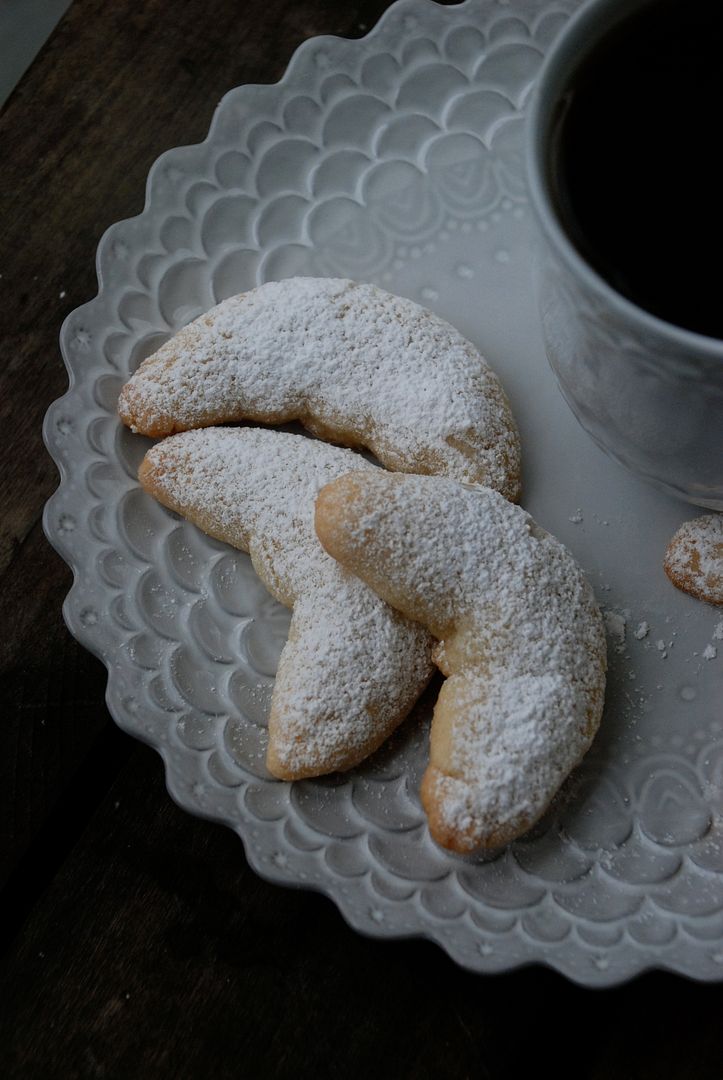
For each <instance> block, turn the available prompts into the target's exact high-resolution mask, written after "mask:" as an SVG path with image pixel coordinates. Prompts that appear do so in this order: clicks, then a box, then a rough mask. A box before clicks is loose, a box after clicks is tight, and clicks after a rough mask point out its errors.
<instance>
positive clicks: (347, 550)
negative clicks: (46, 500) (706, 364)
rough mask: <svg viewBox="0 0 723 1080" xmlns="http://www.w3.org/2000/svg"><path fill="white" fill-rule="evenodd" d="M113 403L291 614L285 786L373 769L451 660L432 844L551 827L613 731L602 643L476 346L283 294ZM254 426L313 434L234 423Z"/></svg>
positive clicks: (341, 288) (439, 709)
mask: <svg viewBox="0 0 723 1080" xmlns="http://www.w3.org/2000/svg"><path fill="white" fill-rule="evenodd" d="M119 413H120V417H121V419H122V420H123V422H124V423H125V424H127V425H128V426H129V427H130V428H131V429H132V430H133V431H135V432H139V433H140V434H143V435H148V436H151V437H153V438H158V439H160V440H161V441H160V442H158V443H157V444H156V445H154V446H153V448H152V449H151V450H150V451H149V452H148V453H147V454H146V456H145V458H144V460H143V462H142V464H141V467H140V471H139V479H140V482H141V485H142V486H143V488H144V489H145V490H146V491H147V492H149V493H150V494H151V495H153V496H154V497H155V498H156V499H158V500H159V502H161V503H162V504H163V505H164V506H167V507H169V508H170V509H172V510H174V511H176V512H177V513H179V514H181V515H183V516H184V517H185V518H187V519H188V520H189V521H191V522H193V523H194V524H195V525H197V526H198V527H199V528H200V529H202V530H203V531H204V532H205V533H207V534H208V535H209V536H212V537H215V538H216V539H219V540H223V541H225V542H227V543H229V544H231V545H233V546H234V547H237V548H240V549H241V550H243V551H247V552H249V554H250V556H251V560H252V562H253V565H254V568H255V569H256V571H257V573H258V575H259V577H260V578H261V580H262V581H263V582H264V583H265V585H266V586H267V588H268V589H269V591H270V592H271V593H272V595H273V596H274V597H276V598H277V599H278V600H279V601H281V603H282V604H285V605H286V606H288V607H290V608H291V609H292V611H293V614H292V619H291V626H290V630H289V638H288V641H287V643H286V645H285V646H284V649H283V652H282V654H281V658H280V661H279V669H278V673H277V677H276V682H275V685H274V691H273V696H272V701H271V711H270V716H269V745H268V754H267V766H268V768H269V770H270V772H271V773H272V774H273V775H274V776H276V777H278V778H279V779H281V780H296V779H300V778H302V777H312V776H319V775H322V774H324V773H329V772H333V771H336V770H344V769H349V768H351V767H352V766H354V765H357V764H358V763H359V762H360V761H362V760H363V759H364V758H365V757H366V756H367V755H369V754H371V753H372V752H373V751H374V750H376V749H377V747H379V746H380V745H381V743H382V742H383V741H384V740H385V739H386V738H387V737H388V736H389V735H390V734H391V732H392V731H394V729H395V728H396V727H397V726H398V725H399V724H400V723H401V721H402V720H403V719H404V718H405V716H407V714H408V713H409V711H410V710H411V708H412V706H413V705H414V703H415V701H416V699H417V698H418V696H419V695H420V693H421V692H422V690H423V689H424V687H425V686H426V684H427V682H428V681H429V678H430V676H431V674H432V671H433V670H434V666H435V665H436V667H437V668H439V670H440V671H441V672H442V673H443V675H444V676H445V677H446V678H445V681H444V683H443V684H442V688H441V691H440V693H439V697H438V700H437V703H436V706H435V710H434V718H433V721H432V729H431V741H430V758H429V765H428V768H427V770H426V773H425V776H424V779H423V781H422V786H421V793H420V794H421V800H422V804H423V806H424V809H425V811H426V813H427V817H428V820H429V827H430V831H431V835H432V837H433V838H434V840H435V841H436V842H437V843H438V844H440V845H442V846H443V847H445V848H447V849H449V850H452V851H455V852H459V853H462V854H469V853H474V852H480V851H485V850H489V849H491V848H496V847H498V846H500V845H502V844H506V843H508V842H509V841H511V840H513V839H514V838H515V837H517V836H519V835H520V834H522V833H523V832H525V831H526V830H527V829H529V828H530V826H531V825H533V824H534V822H536V821H537V820H538V819H539V818H540V816H541V815H542V814H543V813H544V811H545V809H546V808H547V807H548V805H549V804H550V802H551V800H552V798H553V797H554V795H555V793H556V792H557V791H558V789H559V787H560V785H561V784H562V782H563V781H564V780H565V778H566V777H567V775H568V774H569V773H570V771H571V770H572V769H573V768H574V767H575V766H576V765H577V763H578V762H579V761H580V759H581V758H582V756H583V755H584V754H585V752H586V750H587V749H588V747H589V746H590V743H591V741H592V739H593V737H594V735H595V732H596V730H597V728H598V725H599V722H600V716H601V713H602V707H603V697H604V689H605V667H606V646H605V635H604V631H603V625H602V620H601V617H600V613H599V611H598V608H597V606H596V604H595V601H594V598H593V594H592V590H591V588H590V586H589V585H588V583H587V582H586V580H585V578H584V576H583V573H582V571H581V570H580V568H579V567H578V566H577V564H576V563H575V561H574V560H573V558H572V557H571V555H570V554H569V553H568V552H567V550H566V549H565V548H564V547H563V546H562V544H560V543H559V542H558V541H557V540H555V539H554V538H553V537H552V536H550V535H549V534H548V533H546V532H544V531H543V530H542V529H541V528H539V526H537V525H536V524H535V522H534V521H533V520H532V519H531V518H530V516H529V515H528V514H527V513H525V511H523V510H522V509H521V508H520V507H519V506H517V505H516V500H517V499H518V498H519V493H520V492H519V486H520V452H519V438H518V435H517V431H516V428H515V424H514V420H513V418H512V414H511V411H510V407H509V404H508V402H507V399H506V397H505V394H504V391H503V390H502V387H501V385H500V383H499V380H498V379H497V376H496V375H495V374H494V372H493V371H492V370H491V369H490V367H489V365H488V364H487V363H486V361H485V360H484V359H483V358H482V356H480V354H479V352H478V351H477V350H476V349H475V348H474V347H473V346H472V345H471V344H470V343H469V342H468V341H466V340H465V339H464V338H463V337H462V336H461V335H460V334H459V333H458V332H457V331H456V330H455V329H454V328H453V327H452V326H450V325H449V324H448V323H446V322H444V321H443V320H442V319H439V318H438V317H437V316H435V315H433V314H432V313H431V312H429V311H426V310H425V309H424V308H422V307H420V306H419V305H417V304H415V303H413V302H411V301H410V300H406V299H402V298H401V297H398V296H393V295H391V294H390V293H387V292H384V291H382V290H381V289H378V288H376V287H375V286H372V285H364V284H358V283H355V282H353V281H348V280H339V279H332V278H292V279H289V280H287V281H281V282H271V283H269V284H266V285H262V286H260V287H259V288H257V289H254V290H253V291H251V292H248V293H244V294H242V295H240V296H234V297H231V298H230V299H228V300H224V301H223V302H222V303H220V304H219V305H218V306H217V307H215V308H213V309H212V310H211V311H209V312H207V313H206V314H205V315H203V316H201V317H200V318H198V319H196V320H195V321H194V322H192V323H190V324H189V325H188V326H186V327H184V329H183V330H181V331H180V332H179V333H178V334H176V335H175V337H173V338H171V340H170V341H168V342H167V343H166V344H165V345H163V346H162V348H160V349H159V350H158V351H157V352H156V353H154V355H152V356H150V357H149V358H148V359H147V360H145V361H144V362H143V363H142V364H141V366H140V368H139V369H138V371H136V373H135V374H134V375H133V376H132V377H131V379H130V380H129V382H128V383H127V384H126V385H125V386H124V388H123V390H122V391H121V395H120V400H119ZM239 421H247V422H248V421H252V422H255V423H261V424H267V425H273V424H281V423H287V422H289V421H299V422H300V423H301V424H302V425H303V427H304V428H305V429H306V430H307V431H308V432H310V433H311V434H312V435H314V436H316V437H317V438H316V439H311V438H306V437H305V436H303V435H294V434H289V433H286V432H280V431H274V430H270V429H269V428H266V427H238V426H236V427H221V426H219V425H223V424H228V423H232V422H234V423H235V422H239ZM329 444H335V445H329ZM342 447H346V449H342ZM358 449H364V450H367V451H370V452H371V453H372V454H373V455H374V456H375V457H376V459H377V461H378V462H380V463H381V466H383V467H380V466H379V465H375V464H371V463H370V462H369V461H368V460H367V459H366V458H365V457H363V456H361V455H360V454H358V453H355V452H354V451H355V450H358Z"/></svg>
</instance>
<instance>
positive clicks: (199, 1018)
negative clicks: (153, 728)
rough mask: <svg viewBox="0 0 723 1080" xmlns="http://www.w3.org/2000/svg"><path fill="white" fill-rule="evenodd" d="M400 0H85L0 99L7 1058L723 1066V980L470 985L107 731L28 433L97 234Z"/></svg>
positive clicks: (79, 1073) (37, 451)
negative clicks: (233, 122)
mask: <svg viewBox="0 0 723 1080" xmlns="http://www.w3.org/2000/svg"><path fill="white" fill-rule="evenodd" d="M386 6H387V5H386V0H350V2H348V3H346V4H343V5H338V4H335V3H333V2H332V0H297V2H295V3H293V4H292V3H289V2H282V0H264V2H262V0H249V2H246V3H241V2H236V0H203V2H201V0H184V2H183V3H171V2H170V0H144V2H143V3H141V4H139V3H137V2H134V3H131V2H130V0H117V2H116V0H114V2H113V3H107V2H103V0H75V2H74V3H73V4H72V6H71V8H70V10H69V12H68V14H67V15H66V17H65V18H64V19H63V21H62V22H61V24H60V25H59V27H58V29H57V30H56V32H55V33H54V34H53V36H52V37H51V39H50V41H49V42H48V44H47V45H46V46H45V48H44V49H43V50H42V52H41V54H40V56H39V57H38V59H37V60H36V62H35V64H34V65H33V67H32V68H31V70H30V71H29V72H28V73H27V75H26V76H25V78H24V79H23V81H22V82H21V84H20V86H19V87H18V88H17V90H16V91H15V93H14V94H13V95H12V97H11V98H10V100H9V102H8V104H7V106H6V107H5V110H4V111H3V113H2V114H1V115H0V153H1V154H2V168H1V169H0V207H2V210H1V211H0V213H2V218H3V220H2V229H0V274H2V278H1V279H0V290H1V294H2V304H0V342H2V350H3V354H2V364H0V455H1V459H0V465H1V468H0V506H1V507H2V514H0V626H2V627H3V634H2V635H0V706H1V708H2V717H1V718H2V729H1V730H2V736H1V738H2V745H1V748H0V792H1V793H2V794H1V796H0V799H1V801H0V838H1V839H2V861H1V863H0V868H1V875H0V881H1V880H2V876H3V875H4V877H5V878H6V879H7V880H6V886H5V890H4V892H3V895H2V899H3V904H4V907H3V918H2V920H1V921H0V945H2V948H3V950H4V951H3V954H2V961H1V963H0V1076H1V1077H6V1076H7V1077H22V1078H25V1077H29V1078H35V1077H42V1078H43V1080H45V1078H46V1077H47V1078H54V1077H59V1078H63V1080H65V1078H68V1077H70V1078H75V1077H78V1078H81V1077H82V1078H85V1077H104V1078H107V1077H112V1078H115V1077H121V1078H123V1077H132V1078H134V1080H135V1078H145V1077H154V1078H155V1077H160V1078H166V1077H167V1078H169V1080H170V1078H171V1077H173V1078H177V1077H178V1078H184V1077H189V1078H191V1077H202V1078H206V1077H214V1078H225V1077H229V1078H231V1077H234V1078H235V1077H240V1076H243V1077H251V1078H255V1077H266V1076H279V1077H285V1076H289V1077H290V1076H314V1077H321V1078H324V1077H330V1078H331V1077H334V1078H336V1077H345V1078H347V1077H368V1076H369V1075H378V1076H382V1077H387V1076H388V1077H400V1078H403V1077H410V1078H412V1077H434V1078H436V1077H441V1078H444V1077H490V1078H507V1077H510V1078H516V1077H519V1076H526V1075H533V1074H535V1075H536V1074H537V1073H538V1072H544V1071H545V1070H546V1069H549V1070H550V1071H551V1072H552V1073H553V1074H554V1075H555V1076H559V1075H573V1076H576V1077H581V1078H591V1080H607V1078H608V1077H615V1078H617V1077H631V1078H640V1080H647V1078H651V1080H652V1078H653V1077H654V1078H655V1080H665V1078H678V1077H681V1078H694V1077H695V1078H696V1080H698V1078H702V1080H707V1078H709V1077H711V1078H712V1077H719V1076H720V1075H721V1071H722V1070H721V1063H722V1061H723V1040H722V1039H721V1034H720V1024H719V1016H720V1012H721V1004H722V1002H723V988H721V987H720V986H713V987H711V986H699V985H696V984H693V983H690V982H687V981H685V980H683V979H677V978H674V977H671V976H665V975H649V976H646V977H644V978H642V979H638V980H637V981H635V982H634V983H632V984H630V985H629V986H626V987H624V988H622V989H620V990H616V991H611V992H590V991H584V990H580V989H579V988H577V987H575V986H573V985H572V984H570V983H568V982H566V981H565V980H563V979H562V978H560V977H558V976H556V975H554V974H553V973H551V972H549V971H546V970H544V969H530V970H526V971H522V972H518V973H514V974H511V975H508V976H504V977H496V978H487V979H485V978H480V977H477V976H473V975H470V974H468V973H466V972H464V971H461V970H459V969H458V968H456V967H455V966H454V965H453V964H452V962H451V961H450V960H448V959H447V957H446V956H445V955H444V954H443V953H442V952H441V950H440V949H438V948H437V947H436V946H434V945H431V944H429V943H426V942H421V941H409V942H375V941H369V940H367V939H364V938H362V937H360V936H358V935H357V934H355V933H354V932H353V931H351V930H350V929H349V928H348V927H347V926H346V925H345V923H344V922H343V920H342V918H341V916H340V915H339V914H338V912H337V911H336V909H335V908H334V906H333V905H332V904H331V903H330V902H329V901H328V900H326V899H325V898H323V897H321V896H317V895H314V894H310V893H303V892H296V891H287V890H284V889H280V888H278V887H274V886H271V885H268V884H266V883H265V882H263V881H261V880H259V879H258V878H257V877H256V876H255V874H254V873H253V872H252V871H251V870H250V869H249V867H248V865H247V863H246V860H245V858H244V855H243V851H242V847H241V844H240V841H239V840H238V839H237V838H236V837H235V836H234V835H233V834H232V833H231V832H229V831H228V830H225V829H223V828H221V827H219V826H214V825H211V824H208V823H206V822H202V821H198V820H195V819H193V818H191V817H190V816H189V815H187V814H185V813H183V812H182V811H180V810H179V809H177V808H176V806H175V805H174V804H173V803H172V801H171V800H170V798H169V796H168V795H167V793H166V790H165V787H164V783H163V776H162V767H161V763H160V761H159V760H158V759H157V758H156V757H155V755H154V754H153V753H152V752H151V751H150V750H148V749H146V748H144V747H141V746H138V745H137V744H135V743H133V742H132V740H130V739H129V738H127V737H126V736H124V735H123V734H122V733H120V732H119V731H117V729H115V728H114V727H113V726H112V725H111V724H110V720H109V717H108V714H107V711H106V709H105V705H104V689H105V672H104V670H103V668H102V666H101V665H100V664H99V663H98V662H97V661H96V660H95V659H94V658H93V657H91V656H90V655H89V654H88V653H86V652H85V651H84V650H83V649H81V648H80V646H78V645H77V644H76V643H75V642H74V641H73V640H72V639H71V637H70V636H69V634H68V633H67V631H66V630H65V628H64V626H63V623H62V618H61V605H62V599H63V596H64V595H65V593H66V591H67V589H68V587H69V584H70V574H69V571H68V570H67V568H66V567H65V565H64V564H63V562H62V561H61V560H60V559H59V558H58V557H57V556H56V555H55V553H54V552H53V551H52V550H51V549H50V547H49V546H48V544H47V543H46V541H45V539H44V537H43V534H42V529H41V525H40V515H41V513H42V508H43V504H44V502H45V500H46V499H47V497H48V496H49V494H50V493H51V492H52V490H53V489H54V487H55V484H56V475H55V469H54V466H53V464H52V462H51V461H50V458H49V457H48V456H47V455H46V454H45V452H44V450H43V447H42V441H41V435H40V425H41V421H42V416H43V413H44V411H45V409H46V407H47V405H48V404H49V403H50V401H52V400H53V399H54V398H55V397H57V396H58V395H59V394H60V393H62V392H63V390H64V388H65V385H66V377H65V372H64V369H63V367H62V364H61V361H60V356H59V353H58V348H57V336H58V331H59V327H60V323H61V321H62V319H63V317H64V315H65V314H66V313H67V312H68V311H70V310H71V309H72V308H74V307H76V306H77V305H79V304H81V303H83V302H84V301H86V300H88V299H89V298H90V297H92V296H93V294H94V293H95V290H96V281H95V270H94V255H95V248H96V245H97V242H98V239H99V237H100V235H101V234H102V232H103V231H104V230H105V228H106V227H107V226H108V225H109V224H111V223H112V222H114V221H116V220H118V219H120V218H124V217H128V216H131V215H133V214H135V213H138V212H139V211H140V209H141V208H142V205H143V198H144V186H145V178H146V175H147V172H148V169H149V167H150V165H151V164H152V162H153V161H154V160H155V158H156V157H157V156H158V154H160V153H161V152H162V151H163V150H165V149H167V148H168V147H171V146H175V145H179V144H182V143H189V142H194V141H197V140H199V139H202V138H203V137H204V135H205V134H206V131H207V128H208V124H209V121H210V118H211V115H212V112H213V109H214V107H215V105H216V103H217V101H218V100H219V98H220V97H221V96H222V94H223V93H224V92H225V91H226V90H228V89H229V88H230V87H232V86H235V85H238V84H240V83H243V82H272V81H274V80H276V79H277V78H279V77H280V75H281V74H282V73H283V70H284V68H285V66H286V64H287V62H288V59H289V57H290V56H291V54H292V52H293V50H294V48H295V47H296V46H297V45H298V44H299V43H300V42H301V41H302V40H304V39H305V38H307V37H309V36H312V35H315V34H319V33H337V34H345V35H349V36H354V35H356V34H359V33H362V32H363V31H364V30H366V29H367V28H368V27H369V26H370V25H372V24H373V23H374V22H375V21H376V20H377V18H378V16H379V14H380V13H381V12H382V11H383V10H384V8H385V7H386ZM61 294H62V295H61Z"/></svg>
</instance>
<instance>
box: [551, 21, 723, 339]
mask: <svg viewBox="0 0 723 1080" xmlns="http://www.w3.org/2000/svg"><path fill="white" fill-rule="evenodd" d="M548 167H549V170H550V181H551V187H552V190H553V192H554V198H555V202H556V205H557V213H558V215H559V217H560V219H561V221H562V224H563V226H564V228H565V230H566V232H567V233H568V235H569V236H570V239H571V240H572V241H573V243H574V244H575V246H576V247H577V249H578V250H579V252H580V254H581V255H582V256H583V257H584V258H585V260H586V261H587V262H588V263H590V264H591V265H592V266H593V268H594V269H595V270H597V271H598V273H599V274H600V275H601V276H602V277H604V278H605V279H606V280H607V281H608V282H609V283H610V284H611V285H612V286H613V287H614V288H615V289H617V290H618V292H620V293H622V294H623V295H624V296H626V297H627V298H628V299H629V300H632V301H633V302H634V303H635V304H637V305H639V306H640V307H642V308H645V309H646V310H647V311H650V312H652V313H653V314H654V315H657V316H658V317H660V318H662V319H665V320H666V321H667V322H670V323H674V324H676V325H678V326H682V327H685V328H686V329H689V330H695V331H697V332H698V333H701V334H707V335H711V336H713V337H718V338H723V0H649V2H648V3H647V4H645V5H644V6H643V7H642V8H640V9H638V10H637V11H636V12H635V13H634V14H632V15H631V16H629V17H627V18H625V19H624V20H623V21H622V22H618V23H616V24H615V25H613V26H612V27H611V29H610V30H609V31H608V32H607V34H606V35H605V36H604V37H603V38H602V39H601V40H600V41H599V42H598V44H596V45H595V46H594V47H593V48H592V49H591V51H590V52H589V53H587V54H585V55H582V56H581V57H580V62H579V64H578V66H577V68H576V69H574V70H573V73H572V75H571V77H570V80H569V82H568V84H567V87H566V91H565V93H564V94H563V96H562V98H561V101H560V106H559V115H558V117H557V123H556V127H555V133H554V138H553V140H552V146H551V151H550V157H549V163H548Z"/></svg>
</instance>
